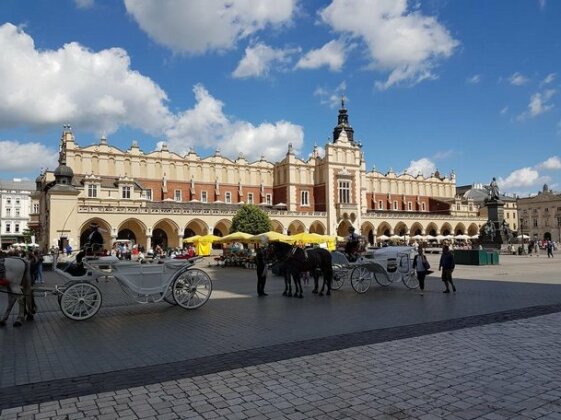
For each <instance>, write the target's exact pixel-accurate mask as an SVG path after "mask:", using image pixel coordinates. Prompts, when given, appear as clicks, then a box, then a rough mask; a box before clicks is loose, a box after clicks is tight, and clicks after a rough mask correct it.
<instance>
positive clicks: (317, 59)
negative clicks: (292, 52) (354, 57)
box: [296, 40, 345, 71]
mask: <svg viewBox="0 0 561 420" xmlns="http://www.w3.org/2000/svg"><path fill="white" fill-rule="evenodd" d="M344 63H345V44H344V43H343V42H341V41H338V40H333V41H329V42H328V43H327V44H325V45H324V46H323V47H321V48H319V49H316V50H311V51H308V52H307V53H306V54H305V55H304V56H303V57H302V58H300V60H299V61H298V63H296V68H300V69H317V68H319V67H322V66H327V67H329V70H331V71H339V70H341V67H343V64H344Z"/></svg>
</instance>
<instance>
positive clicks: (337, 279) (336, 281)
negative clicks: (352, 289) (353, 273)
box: [331, 270, 348, 290]
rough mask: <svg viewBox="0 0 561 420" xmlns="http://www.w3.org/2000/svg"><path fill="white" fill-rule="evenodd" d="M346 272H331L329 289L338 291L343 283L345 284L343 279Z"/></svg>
mask: <svg viewBox="0 0 561 420" xmlns="http://www.w3.org/2000/svg"><path fill="white" fill-rule="evenodd" d="M347 274H348V272H347V270H337V271H335V270H334V271H333V280H332V281H331V289H333V290H339V289H340V288H341V287H343V283H345V277H347Z"/></svg>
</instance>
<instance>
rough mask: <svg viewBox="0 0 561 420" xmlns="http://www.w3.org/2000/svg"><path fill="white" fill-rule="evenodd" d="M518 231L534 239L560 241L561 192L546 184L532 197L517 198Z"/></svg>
mask: <svg viewBox="0 0 561 420" xmlns="http://www.w3.org/2000/svg"><path fill="white" fill-rule="evenodd" d="M518 211H519V215H520V232H521V233H523V234H524V235H528V236H529V237H530V239H534V240H544V239H545V240H554V241H556V242H558V243H560V242H561V194H559V193H555V192H553V191H551V190H550V189H549V187H548V186H547V185H544V186H543V189H542V191H540V192H538V194H537V195H535V196H532V197H525V198H519V199H518Z"/></svg>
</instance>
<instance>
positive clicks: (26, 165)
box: [0, 140, 58, 173]
mask: <svg viewBox="0 0 561 420" xmlns="http://www.w3.org/2000/svg"><path fill="white" fill-rule="evenodd" d="M57 160H58V152H57V151H56V150H54V149H49V148H47V147H46V146H44V145H42V144H41V143H34V142H29V143H21V142H19V141H12V140H2V141H0V168H2V171H5V172H28V173H39V171H40V170H41V168H50V169H54V168H56V167H57V166H58V163H57Z"/></svg>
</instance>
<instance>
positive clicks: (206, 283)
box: [172, 268, 212, 309]
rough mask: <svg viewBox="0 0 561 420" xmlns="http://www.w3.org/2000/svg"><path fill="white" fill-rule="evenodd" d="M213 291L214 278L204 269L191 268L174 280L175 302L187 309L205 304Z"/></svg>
mask: <svg viewBox="0 0 561 420" xmlns="http://www.w3.org/2000/svg"><path fill="white" fill-rule="evenodd" d="M211 293H212V280H211V279H210V276H209V275H208V274H207V273H205V272H204V271H203V270H199V269H198V268H191V269H189V270H187V271H186V272H184V273H182V274H181V275H180V276H179V277H177V278H176V279H175V280H174V282H173V288H172V295H173V299H174V300H175V302H176V303H177V304H178V305H179V306H181V307H182V308H185V309H197V308H199V307H201V306H203V305H204V304H205V303H206V302H207V301H208V299H209V298H210V295H211Z"/></svg>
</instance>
